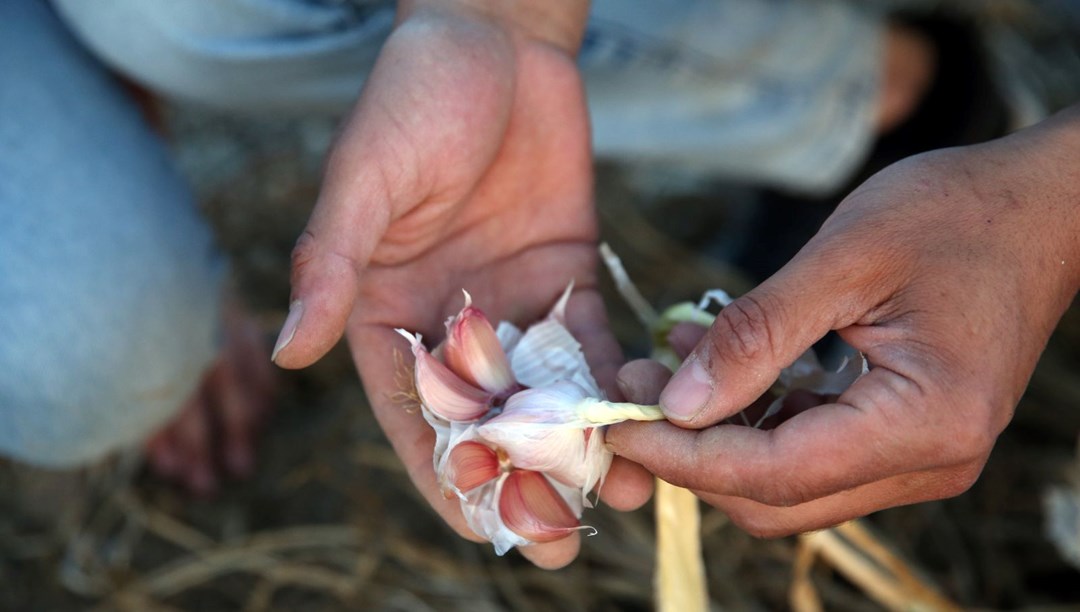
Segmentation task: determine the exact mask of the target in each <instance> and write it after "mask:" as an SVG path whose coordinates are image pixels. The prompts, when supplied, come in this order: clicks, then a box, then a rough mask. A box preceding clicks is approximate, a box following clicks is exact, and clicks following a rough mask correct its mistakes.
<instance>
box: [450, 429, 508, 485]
mask: <svg viewBox="0 0 1080 612" xmlns="http://www.w3.org/2000/svg"><path fill="white" fill-rule="evenodd" d="M499 473H500V468H499V456H498V454H497V453H496V452H495V451H494V450H492V449H491V448H488V447H487V446H485V445H484V444H481V443H480V442H472V441H469V442H461V443H460V444H458V445H457V446H455V447H454V448H453V449H451V450H450V455H449V457H448V459H447V464H446V475H445V477H446V480H447V482H449V483H450V484H452V485H453V486H454V487H455V488H457V490H458V491H460V492H461V493H468V492H469V491H472V490H473V489H475V488H477V487H479V486H480V485H483V484H485V483H487V482H491V481H492V480H494V479H496V478H498V477H499Z"/></svg>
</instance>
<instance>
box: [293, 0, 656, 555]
mask: <svg viewBox="0 0 1080 612" xmlns="http://www.w3.org/2000/svg"><path fill="white" fill-rule="evenodd" d="M466 4H468V6H466ZM484 4H485V3H483V2H473V3H463V2H462V3H453V2H450V3H442V4H439V5H435V4H434V3H432V4H430V5H429V4H419V3H418V4H417V5H416V6H411V5H410V6H408V7H406V8H404V9H403V11H402V19H401V22H400V25H399V26H398V28H397V29H396V30H395V32H394V33H393V34H392V36H391V37H390V39H389V40H388V41H387V43H386V46H385V47H384V49H383V51H382V54H381V55H380V57H379V59H378V61H377V63H376V66H375V68H374V70H373V72H372V74H371V77H370V79H369V81H368V83H367V84H366V86H365V88H364V91H363V93H362V94H361V96H360V99H359V101H358V103H357V105H356V107H355V109H354V110H353V112H352V114H351V116H350V117H349V119H348V121H347V122H346V125H345V127H344V129H343V132H342V134H341V136H340V137H339V140H338V143H337V145H336V146H335V148H334V150H333V152H332V154H331V156H330V159H329V162H328V165H327V171H326V176H325V182H324V185H323V190H322V193H321V195H320V197H319V202H318V204H317V205H316V208H315V210H314V212H313V214H312V217H311V220H310V222H309V224H308V227H307V229H306V231H305V232H304V234H303V236H301V238H300V240H299V242H298V244H297V247H296V250H295V251H294V254H293V299H294V301H293V304H294V305H293V307H292V308H291V312H290V316H289V321H288V322H287V323H286V326H285V329H284V330H283V331H282V338H281V340H280V341H279V347H278V349H277V351H276V354H275V361H276V362H277V363H278V364H279V365H282V366H283V367H289V368H296V367H303V366H306V365H308V364H310V363H312V362H313V361H315V360H316V359H318V358H319V357H321V356H322V355H323V354H324V353H325V352H326V351H327V350H328V349H329V348H330V347H331V346H332V345H333V344H334V343H335V342H336V341H337V339H338V338H339V337H340V335H341V333H342V330H343V329H345V328H346V325H347V336H348V339H349V344H350V347H351V349H352V353H353V356H354V358H355V361H356V364H357V366H358V368H359V371H360V374H361V377H362V379H363V382H364V385H365V387H366V389H367V393H368V398H369V399H370V401H371V403H372V406H373V408H374V410H375V414H376V416H377V417H378V419H379V422H380V424H381V425H382V427H383V429H384V430H385V431H386V433H387V435H388V437H389V438H390V440H391V442H392V443H393V445H394V448H395V449H396V450H397V452H398V454H399V455H400V456H401V458H402V460H403V461H404V463H405V465H406V467H407V469H408V472H409V474H410V476H411V477H412V479H413V481H414V483H415V484H416V485H417V487H418V488H419V489H420V490H421V492H422V493H423V494H424V496H425V497H426V498H427V499H428V501H429V502H430V503H431V504H432V506H434V507H435V509H436V510H437V511H438V512H439V513H440V514H441V515H442V516H443V517H444V518H445V519H446V520H447V521H448V522H449V523H450V524H451V526H453V527H454V528H455V529H456V530H457V531H458V532H459V533H461V534H463V535H465V536H466V537H469V538H472V539H476V536H475V534H473V533H472V532H471V531H470V530H469V529H468V527H467V526H466V524H465V522H464V519H463V517H462V516H461V512H460V509H459V507H458V503H457V502H456V501H452V500H447V499H445V498H444V497H443V496H442V494H441V493H440V491H439V489H438V486H437V485H436V480H435V475H434V470H433V467H432V449H433V445H434V435H433V432H432V430H431V428H430V427H429V426H428V425H427V424H426V423H425V422H424V421H423V419H422V418H421V415H420V414H419V412H409V411H406V409H405V408H404V407H402V406H400V405H398V404H396V403H395V402H394V401H393V400H392V399H391V398H392V397H393V396H394V395H396V394H398V392H400V391H402V389H401V387H400V384H401V383H400V380H401V378H400V376H397V374H399V373H398V372H395V368H396V364H395V360H394V351H395V350H398V351H400V352H401V353H404V354H407V353H408V351H407V346H406V345H405V343H404V341H403V340H402V339H401V338H400V337H399V336H397V335H396V334H395V333H394V332H393V329H394V328H395V327H401V328H405V329H408V330H410V331H418V332H421V333H422V334H423V335H424V338H425V340H428V341H431V340H437V339H438V338H441V337H442V336H443V335H444V333H445V332H444V329H443V321H444V320H445V319H446V317H447V316H448V315H451V314H453V313H455V312H457V311H458V310H459V309H460V307H461V301H462V294H461V290H462V289H463V288H464V289H467V290H468V291H469V292H470V293H471V294H472V295H473V297H474V299H475V301H476V303H478V304H483V305H484V307H485V310H486V311H487V314H488V315H489V317H490V318H491V319H492V320H498V319H507V320H511V321H514V322H516V323H519V324H528V323H530V322H532V321H534V320H536V319H538V318H540V317H542V316H543V315H544V314H546V312H547V310H548V309H549V308H550V307H551V306H552V304H553V303H554V301H555V299H556V298H557V297H558V295H559V294H560V292H561V291H562V290H563V289H564V288H565V286H566V284H567V282H568V281H570V280H571V279H573V280H574V281H575V283H576V285H575V287H576V289H575V292H574V296H573V297H572V298H571V301H570V303H569V305H568V312H567V317H568V327H569V328H570V331H571V332H572V333H574V335H575V336H576V337H577V338H578V339H579V340H580V342H581V343H582V345H583V348H584V351H585V354H586V357H587V358H588V359H589V360H590V363H591V365H592V367H593V371H594V374H595V375H596V377H597V380H598V381H599V382H600V383H601V385H604V384H605V382H606V383H607V385H606V386H607V388H608V389H613V388H614V385H613V381H614V375H615V371H616V368H617V365H618V363H620V361H621V353H620V351H619V349H618V346H617V344H616V343H615V341H614V339H613V337H612V336H611V334H610V332H609V331H608V329H607V323H606V319H605V315H604V310H603V306H602V304H601V301H600V297H599V294H598V293H597V291H596V289H595V286H594V285H595V280H596V279H595V266H596V254H595V250H596V241H597V226H596V219H595V212H594V209H593V205H592V193H591V187H592V165H591V164H592V162H591V158H590V149H589V127H588V121H587V115H586V111H585V101H584V95H583V92H582V87H581V82H580V79H579V76H578V73H577V68H576V66H575V63H574V59H573V53H574V51H575V49H576V45H577V41H578V40H579V39H580V36H581V30H580V28H581V27H583V24H584V9H583V8H581V10H580V12H581V14H580V24H579V25H570V26H567V25H566V23H568V22H563V21H559V19H560V18H562V17H565V15H566V14H567V10H566V7H563V6H561V5H562V4H565V5H567V7H570V8H573V6H571V5H573V3H537V5H538V6H540V7H541V8H538V9H536V10H537V11H538V13H537V14H536V15H533V17H534V18H533V19H531V20H526V21H522V22H520V23H519V22H518V21H515V20H516V19H519V18H521V15H520V14H515V15H513V16H506V15H501V14H500V13H499V10H502V9H500V8H499V7H502V8H503V9H505V6H506V5H504V4H502V3H491V5H492V7H494V8H492V9H491V10H490V11H485V10H482V9H483V5H484ZM522 6H524V5H522ZM575 6H576V5H575ZM556 8H558V9H563V12H561V13H557V14H556V15H555V16H554V17H552V18H551V19H547V18H546V15H547V13H546V12H547V11H548V9H556ZM575 10H576V9H575ZM571 12H572V11H571ZM526 22H527V23H528V28H526V27H525V26H523V25H521V24H522V23H526ZM574 28H577V29H576V30H575V29H574ZM649 487H651V479H650V478H649V477H648V475H647V474H646V473H645V472H644V471H643V470H641V469H640V468H639V467H636V466H634V467H629V466H628V464H625V463H622V462H620V464H619V465H617V466H615V467H613V469H612V472H611V475H610V476H609V479H608V484H607V485H605V487H604V494H605V500H606V501H607V502H608V503H610V504H612V505H614V506H616V507H621V508H629V507H635V506H636V505H639V504H641V503H643V502H644V500H645V499H647V497H648V494H649ZM578 546H579V539H578V536H576V535H575V536H572V537H570V538H567V539H566V540H562V541H559V542H553V543H550V544H543V545H536V546H531V547H528V548H526V549H524V550H522V553H523V554H524V555H525V556H526V557H528V558H530V559H531V560H532V561H534V562H535V563H537V564H538V565H541V566H544V567H556V566H560V565H564V564H565V563H567V562H569V561H570V560H571V559H572V558H573V557H574V556H575V555H576V553H577V548H578Z"/></svg>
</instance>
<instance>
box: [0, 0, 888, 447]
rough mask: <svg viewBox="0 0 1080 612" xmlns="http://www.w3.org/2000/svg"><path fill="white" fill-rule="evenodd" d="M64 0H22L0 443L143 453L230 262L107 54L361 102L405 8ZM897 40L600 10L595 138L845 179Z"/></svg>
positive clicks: (198, 355)
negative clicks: (139, 449)
mask: <svg viewBox="0 0 1080 612" xmlns="http://www.w3.org/2000/svg"><path fill="white" fill-rule="evenodd" d="M53 4H54V6H55V9H56V12H57V13H58V14H59V18H58V16H57V14H54V12H53V10H52V9H51V8H50V7H49V5H47V4H46V3H45V2H44V1H43V0H2V1H0V298H2V299H0V454H2V455H6V456H10V457H14V458H16V459H20V460H23V461H27V462H32V463H36V464H40V465H48V466H71V465H76V464H79V463H81V462H85V461H90V460H93V459H95V458H98V457H100V456H102V455H104V454H105V453H107V452H109V451H111V450H113V449H116V448H118V447H121V446H124V445H130V444H134V443H137V442H138V441H139V440H141V439H142V438H143V437H145V436H146V435H147V434H148V433H149V432H150V431H152V430H153V429H154V428H157V427H159V426H161V425H162V424H163V423H164V422H165V421H166V420H167V419H168V418H169V417H170V416H171V415H172V414H173V412H174V411H175V410H176V409H177V408H178V407H179V405H180V404H181V403H182V401H183V400H184V399H185V398H186V397H187V396H188V395H189V394H190V393H191V392H192V391H193V390H194V389H195V388H196V385H197V384H198V382H199V380H200V377H201V374H202V373H203V372H204V371H205V369H206V367H207V366H208V365H209V364H210V363H211V362H212V360H213V358H214V356H215V354H216V333H217V332H216V327H217V322H218V319H219V312H218V310H219V301H220V297H219V296H220V285H221V278H222V269H223V263H222V258H221V256H220V255H219V254H218V253H217V251H216V250H215V248H214V245H213V241H212V238H211V235H210V232H209V231H208V229H207V227H206V226H205V224H204V223H203V222H202V221H201V220H200V219H199V218H198V215H197V214H196V212H195V207H194V206H193V203H192V198H191V194H190V192H189V191H188V189H187V187H186V186H185V185H184V183H183V181H182V180H181V179H180V178H179V177H178V175H177V174H176V172H175V171H174V170H173V168H172V166H171V165H170V162H169V159H168V156H167V154H166V151H165V147H164V146H163V143H162V142H161V140H160V139H159V138H158V137H157V136H156V135H155V134H154V133H153V132H152V131H151V130H150V129H148V128H147V127H146V125H144V123H143V122H142V120H141V118H140V114H139V112H138V110H137V109H136V108H135V106H134V105H133V103H132V102H131V101H130V100H129V99H128V97H127V96H126V95H125V94H124V92H123V91H122V89H121V88H120V87H119V86H118V84H117V83H116V81H115V80H114V79H113V78H112V77H111V76H110V75H109V74H108V73H107V71H106V70H105V68H104V66H103V64H104V65H108V66H110V67H111V68H113V69H114V70H116V71H117V72H120V73H122V74H124V75H126V76H128V77H129V78H132V79H134V80H136V81H138V82H140V83H142V84H144V85H146V86H148V87H150V88H151V89H153V90H155V91H157V92H159V93H161V94H163V95H165V96H169V97H172V98H176V99H181V100H191V101H196V102H201V103H205V104H210V105H214V106H217V107H222V108H231V109H236V110H239V111H243V112H295V113H317V112H326V113H339V112H343V111H344V110H346V109H347V108H348V107H349V105H350V104H351V103H352V102H353V100H354V99H355V97H356V94H357V93H358V91H359V89H360V87H361V86H362V84H363V81H364V77H365V75H366V73H367V71H368V69H369V68H370V66H371V64H372V62H373V61H374V59H375V57H376V55H377V53H378V50H379V48H380V46H381V44H382V41H383V40H384V39H385V37H386V36H387V35H388V33H389V31H390V28H391V26H392V20H393V8H392V6H391V5H390V4H389V3H387V2H351V3H350V2H344V1H335V0H321V1H320V0H184V1H182V2H180V1H177V0H95V1H94V2H85V1H84V0H54V2H53ZM879 31H880V24H879V22H878V20H877V19H876V18H874V17H871V16H867V15H863V14H861V13H858V12H856V11H855V10H853V9H852V8H850V7H849V6H848V5H847V4H845V3H842V2H834V3H828V2H815V3H806V2H796V1H792V2H776V1H765V0H753V1H748V0H738V1H735V0H732V1H719V0H711V1H706V0H684V1H683V2H680V3H677V4H672V3H658V2H655V1H654V0H624V1H617V0H596V1H595V2H594V5H593V13H592V19H591V22H590V27H589V29H588V33H587V35H586V38H585V43H584V45H583V49H582V53H581V60H580V61H581V67H582V72H583V74H584V75H585V78H586V86H587V89H588V94H589V104H590V111H591V114H592V124H593V130H594V134H593V137H594V143H595V148H596V151H597V153H598V155H600V156H603V157H613V158H619V159H623V160H639V161H642V162H646V163H649V164H662V163H670V164H676V165H678V166H680V167H683V168H692V169H695V170H700V171H703V172H709V173H712V174H717V173H719V174H723V173H728V174H732V175H737V176H740V177H742V178H751V179H758V180H762V181H768V182H770V183H773V184H784V185H790V186H796V187H801V188H804V189H824V188H829V187H831V186H834V185H836V184H838V183H840V182H842V181H843V180H844V179H845V178H846V175H847V173H848V172H850V171H851V170H852V169H853V168H854V167H856V166H857V165H858V163H859V161H860V160H861V157H862V155H863V153H864V152H865V150H866V148H867V147H868V144H869V142H870V140H871V132H872V130H871V118H872V115H873V107H874V104H875V101H876V95H877V76H878V72H879V63H880V50H879V48H878V47H879ZM72 34H74V37H73V36H72ZM77 41H78V42H77Z"/></svg>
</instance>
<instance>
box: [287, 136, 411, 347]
mask: <svg viewBox="0 0 1080 612" xmlns="http://www.w3.org/2000/svg"><path fill="white" fill-rule="evenodd" d="M335 153H337V155H335V156H332V157H331V159H330V161H329V163H328V166H327V172H326V177H325V179H324V182H323V189H322V192H321V193H320V195H319V201H318V203H316V205H315V209H314V210H313V211H312V214H311V218H310V219H309V220H308V224H307V227H306V228H305V229H304V231H303V233H302V234H301V235H300V238H299V239H298V240H297V242H296V246H295V247H294V248H293V252H292V274H291V283H292V295H291V297H290V300H289V315H288V317H286V319H285V324H284V325H283V326H282V328H281V333H280V335H279V336H278V340H277V343H276V344H275V346H274V352H273V355H272V356H271V359H272V360H273V361H274V363H276V364H277V365H279V366H281V367H284V368H302V367H306V366H309V365H311V364H312V363H314V362H315V361H317V360H318V359H319V358H320V357H322V356H323V355H325V354H326V352H327V351H329V350H330V349H331V348H333V346H334V344H336V343H337V341H338V340H340V339H341V336H342V334H343V333H344V331H345V324H346V322H347V321H348V318H349V314H350V313H351V312H352V309H353V305H354V304H355V302H356V298H357V295H358V293H359V287H360V274H362V272H363V269H364V267H365V266H366V265H367V263H368V260H369V259H370V258H371V253H372V251H374V250H375V246H376V245H377V244H378V242H379V240H380V239H381V238H382V236H383V234H384V233H385V231H386V228H387V226H388V224H389V222H390V217H391V212H392V210H391V202H390V198H389V193H388V190H387V189H386V185H385V184H384V182H383V181H382V180H381V179H380V178H379V172H378V167H377V165H375V164H377V163H378V162H374V163H372V162H371V161H367V160H352V161H353V162H354V163H348V161H347V160H346V161H343V160H341V159H340V158H342V157H347V155H342V154H341V152H340V151H337V152H335ZM335 157H338V159H336V160H335V159H334V158H335ZM364 161H367V163H363V162H364ZM357 162H359V163H357ZM350 167H351V168H353V171H352V172H351V173H350V172H347V171H346V170H345V169H347V168H350ZM365 168H366V169H368V171H366V172H365V171H364V170H363V169H365ZM356 169H361V170H360V171H359V172H358V171H357V170H356Z"/></svg>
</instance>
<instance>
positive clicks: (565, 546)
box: [518, 532, 581, 570]
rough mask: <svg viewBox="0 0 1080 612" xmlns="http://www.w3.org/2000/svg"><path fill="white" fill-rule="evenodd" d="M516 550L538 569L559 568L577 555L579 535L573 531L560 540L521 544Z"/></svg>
mask: <svg viewBox="0 0 1080 612" xmlns="http://www.w3.org/2000/svg"><path fill="white" fill-rule="evenodd" d="M518 550H519V551H521V556H523V557H525V558H526V559H528V560H529V561H531V562H532V563H533V565H536V566H537V567H539V568H540V569H551V570H553V569H559V568H561V567H566V565H567V564H568V563H570V562H571V561H573V560H574V558H575V557H577V554H578V551H579V550H581V535H579V534H578V533H576V532H575V533H572V534H570V535H569V536H567V537H565V538H563V539H561V540H556V541H554V542H548V543H546V544H532V545H529V546H521V547H519V548H518Z"/></svg>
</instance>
